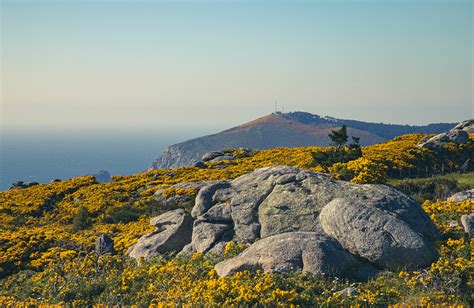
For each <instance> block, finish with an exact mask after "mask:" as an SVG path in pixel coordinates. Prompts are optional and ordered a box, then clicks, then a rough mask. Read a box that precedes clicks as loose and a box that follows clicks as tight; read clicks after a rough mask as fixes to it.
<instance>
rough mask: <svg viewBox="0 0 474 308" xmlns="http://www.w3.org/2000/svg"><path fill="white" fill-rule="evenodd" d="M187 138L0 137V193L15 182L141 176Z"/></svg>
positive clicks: (129, 134)
mask: <svg viewBox="0 0 474 308" xmlns="http://www.w3.org/2000/svg"><path fill="white" fill-rule="evenodd" d="M190 137H191V136H189V134H186V133H174V134H170V133H152V132H125V133H124V132H116V133H114V132H111V133H100V134H95V133H87V134H82V133H62V132H45V131H42V132H34V133H32V132H28V133H26V132H14V133H12V132H10V133H7V132H3V134H2V136H1V143H0V190H2V191H3V190H6V189H8V188H9V187H10V186H11V183H13V182H15V181H24V182H32V181H36V182H39V183H48V182H50V181H51V180H53V179H62V180H64V179H69V178H72V177H77V176H80V175H84V174H93V173H96V172H97V171H99V170H107V171H109V172H110V173H111V175H128V174H133V173H138V172H143V171H145V170H146V169H147V168H148V166H149V165H150V163H151V162H152V161H153V160H154V159H155V157H156V156H157V155H159V154H160V153H161V152H162V151H163V149H164V148H165V146H167V145H170V144H174V143H177V142H180V141H184V140H186V139H189V138H190Z"/></svg>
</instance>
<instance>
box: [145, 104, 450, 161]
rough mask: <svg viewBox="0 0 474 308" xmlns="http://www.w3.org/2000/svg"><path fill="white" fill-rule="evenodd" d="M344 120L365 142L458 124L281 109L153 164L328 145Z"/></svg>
mask: <svg viewBox="0 0 474 308" xmlns="http://www.w3.org/2000/svg"><path fill="white" fill-rule="evenodd" d="M343 124H345V125H346V126H347V127H348V133H349V135H355V136H358V137H360V143H361V144H362V145H371V144H375V143H380V142H383V141H386V140H388V139H392V138H394V137H396V136H400V135H405V134H412V133H423V134H438V133H441V132H445V131H448V130H449V129H451V128H453V127H454V124H452V123H451V124H449V123H440V124H430V125H427V126H410V125H392V124H383V123H367V122H362V121H353V120H341V119H336V118H329V117H320V116H318V115H314V114H311V113H307V112H290V113H281V112H277V113H272V114H269V115H266V116H263V117H260V118H258V119H256V120H253V121H250V122H248V123H245V124H242V125H239V126H236V127H233V128H231V129H227V130H224V131H222V132H219V133H216V134H212V135H208V136H203V137H199V138H194V139H191V140H187V141H184V142H181V143H178V144H174V145H171V146H169V147H167V148H166V149H165V151H164V152H163V154H162V155H160V156H159V157H158V158H157V159H156V160H155V161H154V162H153V163H152V164H151V167H150V168H151V169H161V168H169V167H180V166H186V165H192V164H193V163H195V162H197V161H198V160H199V159H200V158H201V156H202V155H203V154H204V153H206V152H209V151H215V150H221V149H223V148H239V147H243V148H250V149H260V150H261V149H270V148H276V147H306V146H310V145H317V146H328V145H329V144H330V142H331V140H330V139H329V138H328V133H329V132H330V131H331V129H334V128H337V127H341V126H342V125H343Z"/></svg>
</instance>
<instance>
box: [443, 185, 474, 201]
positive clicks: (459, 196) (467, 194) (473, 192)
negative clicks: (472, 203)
mask: <svg viewBox="0 0 474 308" xmlns="http://www.w3.org/2000/svg"><path fill="white" fill-rule="evenodd" d="M466 200H474V188H473V189H470V190H466V191H461V192H458V193H455V194H454V195H452V196H451V197H449V198H448V201H451V202H463V201H466Z"/></svg>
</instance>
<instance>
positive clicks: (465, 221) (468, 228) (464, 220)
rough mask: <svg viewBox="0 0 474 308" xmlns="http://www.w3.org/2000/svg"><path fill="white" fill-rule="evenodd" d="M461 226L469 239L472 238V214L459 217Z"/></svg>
mask: <svg viewBox="0 0 474 308" xmlns="http://www.w3.org/2000/svg"><path fill="white" fill-rule="evenodd" d="M461 224H462V226H463V227H464V231H465V232H466V233H467V234H468V235H469V237H474V213H473V214H469V215H462V216H461Z"/></svg>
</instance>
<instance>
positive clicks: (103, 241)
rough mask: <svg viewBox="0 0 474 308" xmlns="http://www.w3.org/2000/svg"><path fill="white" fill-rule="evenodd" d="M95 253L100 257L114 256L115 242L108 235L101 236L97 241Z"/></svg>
mask: <svg viewBox="0 0 474 308" xmlns="http://www.w3.org/2000/svg"><path fill="white" fill-rule="evenodd" d="M95 252H96V253H97V254H98V255H104V254H114V253H115V248H114V240H113V239H111V238H110V237H109V236H107V235H106V234H101V235H99V237H98V238H97V239H96V240H95Z"/></svg>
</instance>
